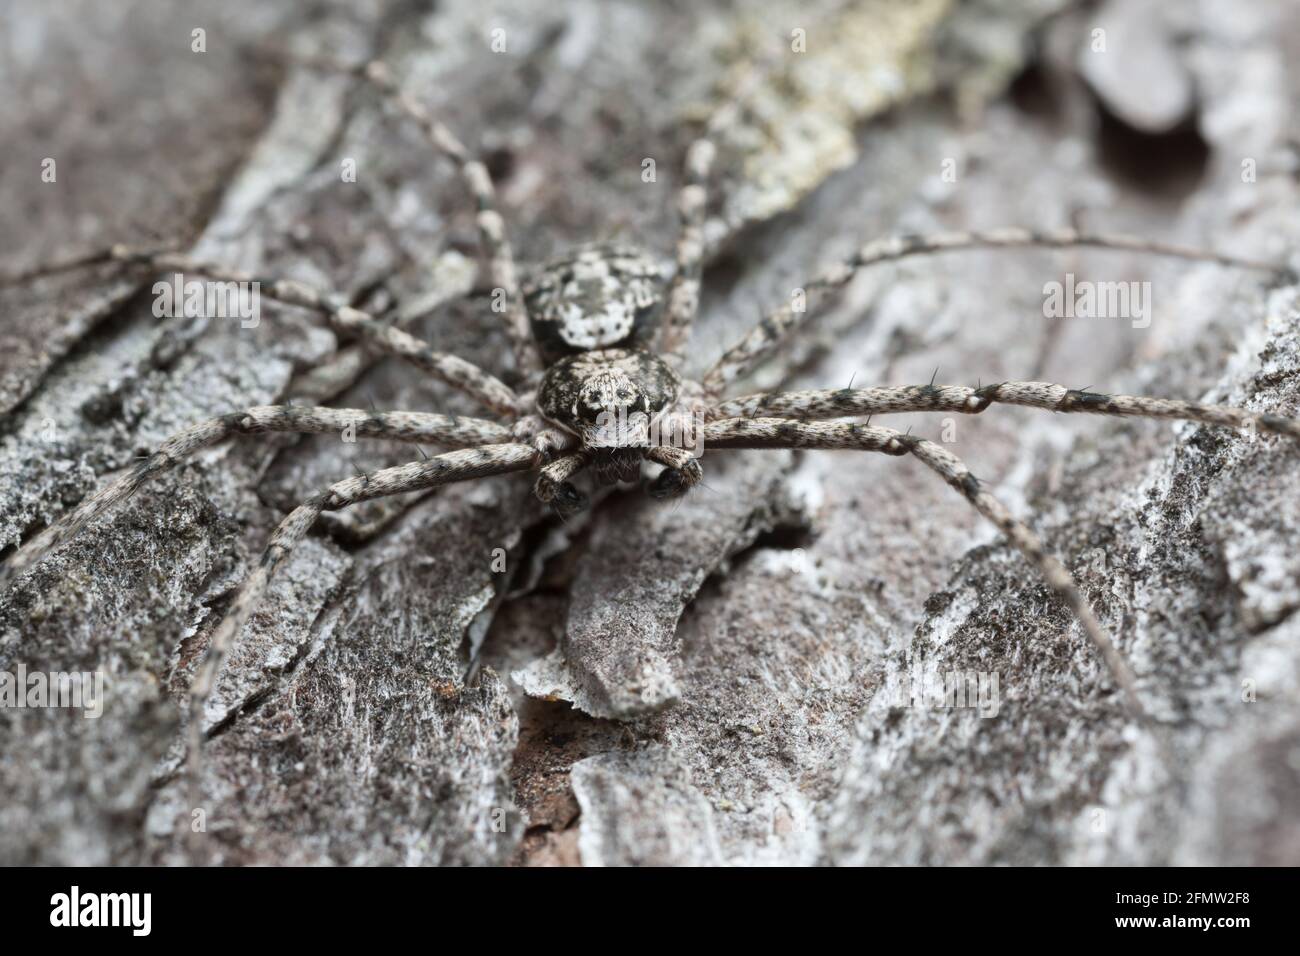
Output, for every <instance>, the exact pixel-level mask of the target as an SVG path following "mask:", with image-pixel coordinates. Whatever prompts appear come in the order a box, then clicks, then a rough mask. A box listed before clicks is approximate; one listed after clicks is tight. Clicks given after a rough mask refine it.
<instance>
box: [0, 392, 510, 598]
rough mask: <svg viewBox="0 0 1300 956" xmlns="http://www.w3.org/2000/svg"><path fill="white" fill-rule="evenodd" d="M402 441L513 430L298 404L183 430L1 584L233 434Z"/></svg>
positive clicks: (32, 548)
mask: <svg viewBox="0 0 1300 956" xmlns="http://www.w3.org/2000/svg"><path fill="white" fill-rule="evenodd" d="M349 428H351V429H355V433H356V434H357V435H360V436H363V437H367V438H381V439H389V440H392V441H403V442H429V443H430V444H436V445H453V446H466V445H487V444H490V443H492V444H495V443H501V442H509V441H510V430H509V429H508V428H506V427H505V426H503V425H498V424H497V423H496V422H490V421H487V420H485V419H480V418H459V417H452V416H448V415H436V414H432V413H429V412H368V411H361V410H359V409H349V408H307V407H303V406H298V405H261V406H257V407H255V408H249V409H246V410H245V411H242V412H232V413H231V414H229V415H222V416H220V417H218V418H209V419H208V420H207V421H203V422H199V423H198V424H196V425H191V426H190V427H189V428H185V429H182V430H181V431H179V432H177V433H176V434H175V435H172V436H171V437H170V438H167V439H166V440H164V441H163V442H162V444H160V445H159V446H158V448H157V449H156V450H155V451H154V453H153V454H152V455H150V456H149V457H148V458H144V459H142V460H141V461H139V462H138V463H137V464H136V465H135V466H134V467H132V468H131V469H130V470H129V471H127V472H126V473H125V474H123V475H121V476H120V477H118V478H117V479H116V480H115V481H112V482H110V483H109V484H107V485H105V486H104V487H103V488H101V489H100V490H99V491H97V492H95V493H94V494H92V495H91V496H90V497H88V498H87V499H86V500H85V501H83V502H82V503H81V504H80V505H78V506H77V507H76V509H75V510H73V511H72V512H70V513H69V514H66V515H64V516H63V517H62V518H61V519H60V520H59V521H57V522H55V523H54V524H52V525H50V526H49V527H48V528H46V529H45V530H44V531H42V532H41V533H40V534H39V535H37V536H36V537H35V538H33V539H32V540H31V541H30V542H28V543H27V544H26V545H25V546H23V547H22V548H20V549H19V550H18V551H17V552H16V553H15V554H14V555H12V556H11V557H10V559H9V562H8V563H7V564H6V565H5V567H4V568H3V569H0V583H2V582H3V579H5V578H9V577H12V576H13V575H15V574H17V573H18V572H20V571H21V570H23V569H24V568H26V567H28V566H30V565H32V564H35V563H36V562H38V561H40V560H41V559H42V558H43V557H45V556H46V555H47V554H49V553H51V552H52V551H55V550H57V549H58V548H60V547H62V546H63V545H64V544H66V543H67V542H68V541H69V540H71V539H72V538H73V537H74V536H75V535H76V534H77V533H78V532H80V531H81V529H82V528H84V527H85V526H86V525H87V524H89V523H90V522H91V521H94V520H95V519H96V518H99V517H100V516H101V515H103V514H105V513H106V512H108V511H109V510H111V509H112V508H113V507H114V506H115V505H117V504H118V503H119V502H122V501H125V500H126V499H127V498H129V497H130V496H131V495H133V494H135V492H136V491H137V490H138V489H139V488H140V486H141V485H143V484H144V483H145V482H146V481H148V480H149V479H151V478H153V477H154V476H155V475H158V474H160V473H162V472H164V471H169V470H171V469H172V468H175V467H177V466H178V465H180V464H181V463H182V462H183V461H184V460H185V459H186V458H188V457H189V456H190V455H193V454H194V453H195V452H197V451H199V450H200V449H203V448H206V447H208V446H209V445H215V444H216V443H217V442H219V441H222V440H223V439H226V438H229V437H230V436H232V435H254V434H259V433H262V432H297V433H300V434H309V433H325V432H334V431H337V432H343V431H345V430H347V429H349Z"/></svg>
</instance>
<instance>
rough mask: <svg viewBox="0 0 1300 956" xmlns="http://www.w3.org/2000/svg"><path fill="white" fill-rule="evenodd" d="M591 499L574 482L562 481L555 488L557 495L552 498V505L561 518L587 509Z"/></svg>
mask: <svg viewBox="0 0 1300 956" xmlns="http://www.w3.org/2000/svg"><path fill="white" fill-rule="evenodd" d="M590 503H591V502H590V499H588V498H587V496H586V495H584V494H583V493H582V492H581V491H579V490H578V489H577V488H576V487H575V486H574V484H573V482H570V481H565V482H562V483H561V484H560V485H559V487H558V488H556V489H555V497H554V498H552V499H551V507H552V508H554V509H555V513H556V514H558V515H559V516H560V517H561V518H569V517H572V516H573V515H576V514H577V513H578V512H579V511H583V510H584V509H586V507H587V505H589V504H590Z"/></svg>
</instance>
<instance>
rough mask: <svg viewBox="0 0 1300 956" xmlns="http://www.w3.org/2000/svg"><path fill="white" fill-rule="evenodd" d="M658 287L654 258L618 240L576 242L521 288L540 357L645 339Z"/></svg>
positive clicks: (659, 301) (659, 299)
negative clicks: (569, 249)
mask: <svg viewBox="0 0 1300 956" xmlns="http://www.w3.org/2000/svg"><path fill="white" fill-rule="evenodd" d="M663 291H664V276H663V272H662V270H661V269H660V266H659V264H658V263H656V262H655V260H654V259H652V258H650V257H649V256H648V255H646V254H645V253H644V252H642V251H641V250H639V249H637V248H635V247H634V246H630V245H626V244H624V243H607V244H601V245H589V246H582V247H580V248H578V249H575V250H573V251H571V252H569V253H567V254H565V255H563V256H561V257H559V258H557V259H554V260H552V261H551V262H549V263H547V264H546V266H544V267H543V268H542V269H541V270H540V271H539V272H538V274H537V275H536V276H535V277H534V278H533V279H532V281H531V282H529V283H528V285H527V286H526V287H525V288H524V297H525V302H526V304H527V307H528V316H529V319H530V320H531V323H532V332H533V339H534V341H535V342H536V343H537V348H538V351H539V352H540V353H541V356H542V360H543V361H544V362H546V363H548V364H549V363H551V362H554V361H555V360H556V359H558V358H560V357H562V356H565V355H572V354H573V353H575V352H586V351H591V350H593V349H607V348H613V347H614V346H631V345H644V344H646V343H648V342H649V341H650V339H651V337H652V335H653V333H654V330H655V326H656V324H657V323H658V320H659V313H660V311H661V308H662V305H663Z"/></svg>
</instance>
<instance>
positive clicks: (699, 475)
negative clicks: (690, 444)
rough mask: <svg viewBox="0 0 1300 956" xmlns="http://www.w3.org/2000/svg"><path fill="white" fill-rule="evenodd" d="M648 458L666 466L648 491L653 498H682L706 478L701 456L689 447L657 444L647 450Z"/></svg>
mask: <svg viewBox="0 0 1300 956" xmlns="http://www.w3.org/2000/svg"><path fill="white" fill-rule="evenodd" d="M645 456H646V459H647V460H649V461H653V462H656V463H658V464H660V465H663V466H664V470H663V471H661V472H660V473H659V475H658V477H656V478H655V480H654V481H652V482H649V483H648V485H647V486H646V491H648V492H649V493H650V496H651V497H653V498H680V497H681V496H682V495H684V494H686V493H687V492H688V491H690V490H691V489H692V488H694V487H695V486H696V485H698V484H699V483H700V482H701V481H702V480H703V479H704V469H702V468H701V467H700V460H699V457H698V456H697V455H696V454H694V453H693V452H692V450H691V449H688V448H678V447H676V446H674V445H655V446H653V447H651V448H649V449H647V450H646V453H645Z"/></svg>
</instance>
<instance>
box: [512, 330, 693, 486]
mask: <svg viewBox="0 0 1300 956" xmlns="http://www.w3.org/2000/svg"><path fill="white" fill-rule="evenodd" d="M680 385H681V379H680V378H679V377H678V375H677V373H676V372H674V371H673V370H672V369H671V368H670V367H669V366H668V364H667V363H666V362H664V361H663V359H661V358H659V357H658V356H656V355H653V354H651V353H650V352H646V351H644V350H642V349H599V350H596V351H592V352H579V353H577V354H575V355H570V356H568V357H567V358H562V359H560V360H559V361H558V362H556V363H555V364H554V365H552V366H551V367H550V368H549V369H548V370H547V372H546V375H545V376H544V377H543V378H542V384H541V387H540V388H539V389H538V392H537V408H538V411H540V412H541V414H542V417H544V418H545V419H546V420H547V421H549V422H550V423H551V424H553V425H556V426H558V427H559V428H561V429H563V430H564V431H566V432H569V433H571V434H573V435H576V436H577V437H578V438H579V439H580V440H581V442H582V447H583V449H584V450H586V451H588V452H591V454H592V467H593V469H594V470H595V473H596V476H597V478H598V479H599V480H600V481H602V482H603V483H610V482H614V481H635V480H636V478H637V476H638V474H639V472H640V468H641V459H642V458H643V457H644V456H645V454H646V453H647V452H648V450H649V449H650V448H651V447H654V445H655V444H656V443H655V441H653V436H654V433H655V431H656V426H657V425H658V423H659V421H660V420H661V419H662V417H663V416H664V415H665V414H667V413H668V412H669V410H670V409H671V408H672V406H673V404H674V403H675V402H676V400H677V392H678V388H679V387H680Z"/></svg>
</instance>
